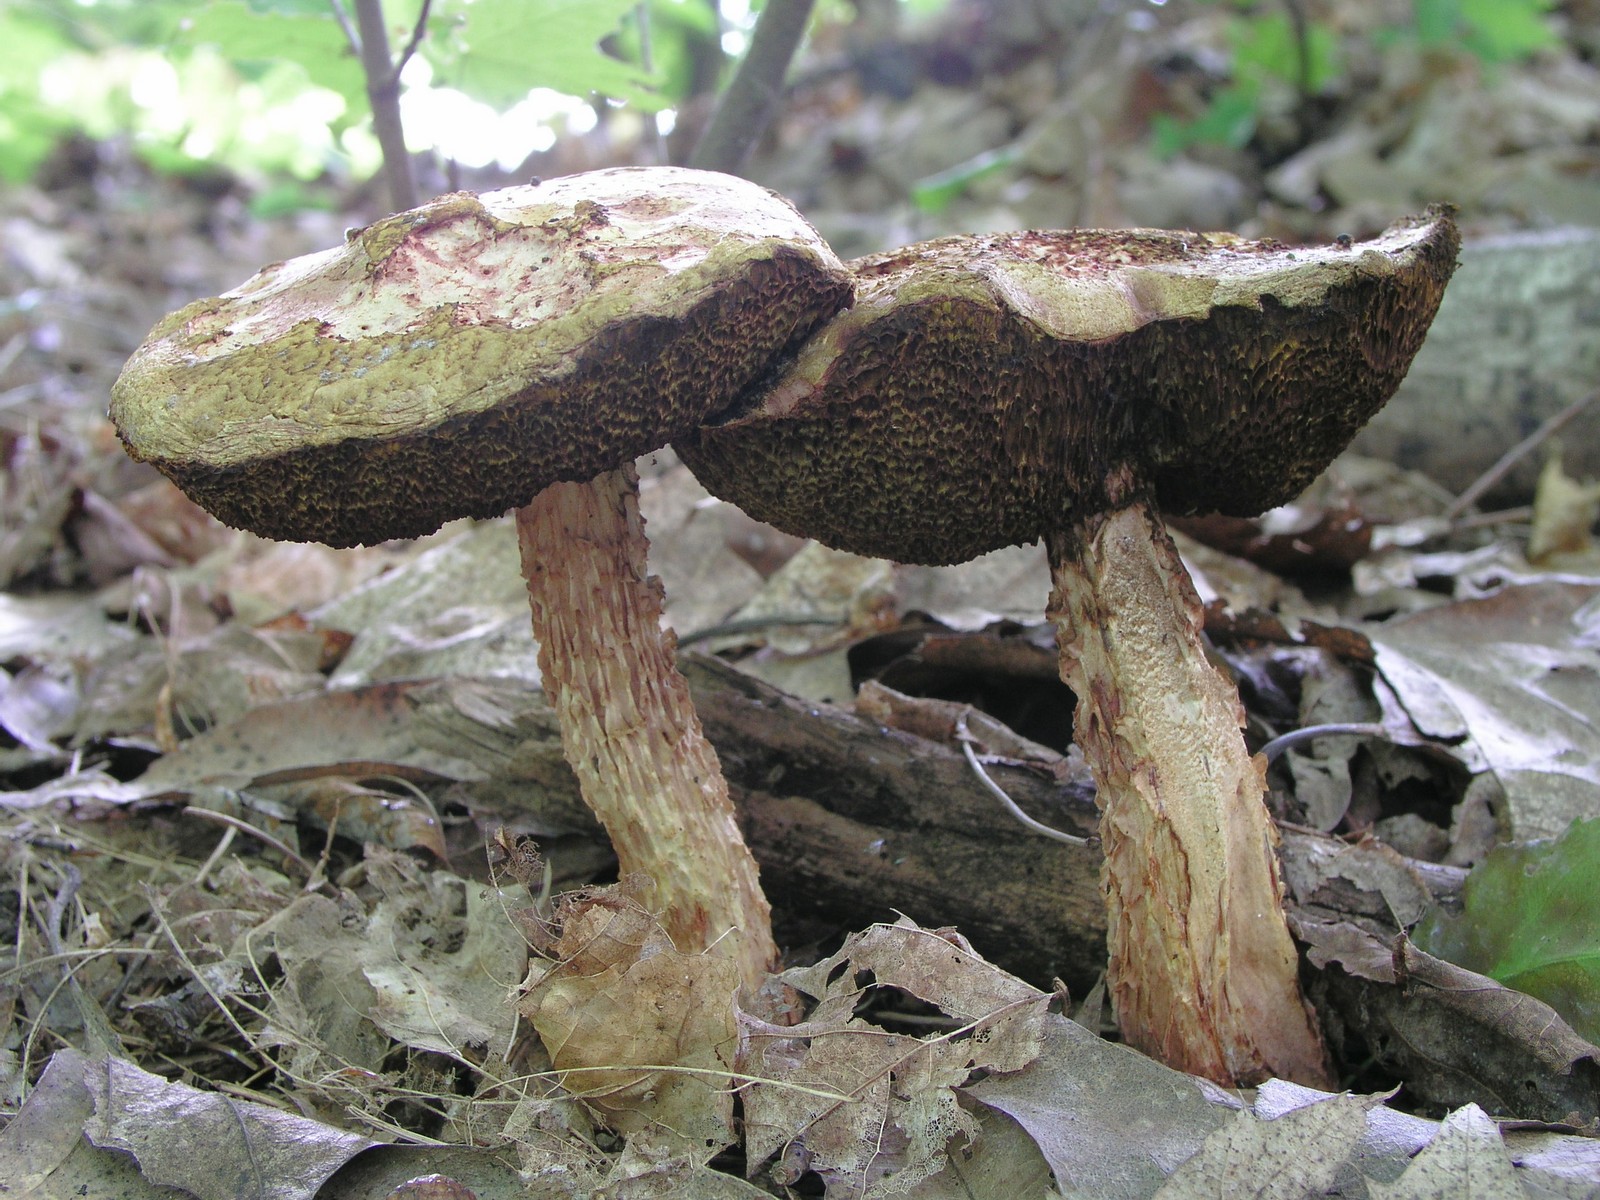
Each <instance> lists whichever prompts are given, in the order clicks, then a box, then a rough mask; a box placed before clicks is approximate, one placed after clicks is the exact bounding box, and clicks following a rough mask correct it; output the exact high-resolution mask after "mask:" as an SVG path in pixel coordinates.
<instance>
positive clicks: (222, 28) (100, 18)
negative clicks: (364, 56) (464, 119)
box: [0, 0, 710, 181]
mask: <svg viewBox="0 0 1600 1200" xmlns="http://www.w3.org/2000/svg"><path fill="white" fill-rule="evenodd" d="M635 7H636V5H635V0H439V2H436V3H435V4H434V6H433V8H432V10H431V12H430V16H429V26H428V31H427V32H428V36H427V37H426V38H425V39H424V40H423V43H422V46H421V48H420V49H421V54H422V56H423V57H424V58H425V59H426V60H427V62H428V64H429V66H430V67H431V68H432V69H433V75H434V80H435V82H436V83H437V84H440V85H444V86H450V87H454V88H457V89H459V90H460V91H462V92H463V93H465V94H466V95H467V96H469V97H471V98H472V99H475V100H481V101H483V102H485V103H487V104H489V105H491V106H493V107H495V108H498V109H501V110H504V109H505V108H508V107H510V106H511V105H512V104H514V103H515V102H516V101H517V100H519V99H521V98H522V97H523V96H525V95H526V94H527V93H528V91H529V89H530V88H533V87H536V86H542V87H548V88H551V89H554V90H557V91H562V92H567V93H570V94H572V95H576V96H582V97H586V96H589V95H592V94H595V93H599V94H600V95H603V96H606V97H609V98H612V99H616V100H621V101H626V102H627V103H629V104H632V105H634V106H635V107H637V108H642V109H644V110H646V111H654V110H655V109H658V108H660V107H662V106H663V105H665V104H669V103H671V102H672V99H673V97H672V96H671V94H670V93H663V92H661V91H659V90H657V89H656V87H655V85H656V84H657V83H658V82H659V75H658V74H651V73H647V72H645V71H644V70H643V69H642V68H641V67H640V66H639V65H637V63H636V62H627V61H623V60H622V59H619V58H617V57H614V56H613V55H612V54H609V53H607V52H606V51H605V50H603V49H602V48H601V45H600V43H601V42H602V40H603V39H606V38H608V37H609V36H610V35H612V34H614V33H615V32H616V31H617V30H618V28H619V26H620V25H621V23H622V22H623V20H624V18H625V17H627V16H629V15H631V14H632V13H633V11H634V9H635ZM652 7H654V8H657V9H659V10H678V9H681V10H682V11H683V12H684V13H685V14H689V13H699V12H702V11H703V12H705V13H707V14H709V11H710V10H709V9H706V8H705V6H704V3H703V0H653V5H652ZM418 8H419V5H418V2H417V0H395V2H394V3H392V4H390V5H389V6H388V11H389V14H390V21H391V30H392V31H393V34H394V36H395V37H396V39H397V41H399V42H400V43H401V44H403V43H404V41H405V40H406V38H407V37H408V36H409V32H410V29H411V24H412V22H414V21H415V19H416V14H417V12H418ZM693 28H694V24H693V22H692V21H685V22H679V23H677V24H674V23H673V22H671V21H658V22H656V31H657V36H656V40H657V43H658V46H657V48H656V54H657V57H658V58H662V59H666V60H670V59H671V57H672V54H671V50H670V47H669V46H668V45H667V43H668V42H670V38H671V36H672V31H674V30H680V31H687V30H692V29H693ZM680 36H681V35H680ZM0 40H3V42H4V44H5V46H6V53H5V55H4V57H3V60H0V178H4V179H7V180H11V181H19V180H24V179H27V178H29V177H30V176H31V175H32V174H33V173H34V172H35V171H36V170H37V169H38V167H39V165H40V164H41V163H42V162H43V161H44V160H45V158H46V157H47V156H48V155H49V153H50V151H51V150H52V148H53V147H54V146H55V145H56V143H57V142H58V141H59V139H60V138H61V137H62V136H63V135H65V134H67V133H70V132H73V131H81V132H83V133H85V134H87V135H88V136H90V137H93V138H97V139H104V138H109V137H113V136H117V135H119V134H131V135H132V137H133V139H134V144H135V147H136V148H137V149H138V151H139V153H140V154H141V155H143V156H144V157H145V158H146V159H147V160H148V161H150V162H151V163H152V165H154V166H156V167H157V168H158V169H163V170H173V171H182V170H185V169H195V168H197V167H199V166H201V165H207V166H209V165H222V166H226V167H231V168H234V169H243V170H254V171H264V172H270V173H288V174H289V175H292V176H294V177H297V178H302V179H306V178H312V177H314V176H316V175H319V174H321V173H322V172H323V171H326V170H329V169H338V168H343V169H347V170H352V171H354V172H355V173H365V172H367V171H370V170H372V169H373V168H374V167H375V165H376V149H375V147H374V146H373V145H372V142H371V138H370V136H369V135H367V133H366V130H365V128H364V123H365V120H366V115H367V99H366V81H365V79H364V77H363V75H362V72H361V66H360V63H359V62H358V61H357V59H356V56H355V55H354V54H353V53H352V52H351V50H350V47H349V45H348V43H347V40H346V38H345V34H344V31H343V30H342V29H341V28H340V25H339V22H338V21H337V20H335V19H334V16H333V12H332V8H331V6H330V4H329V3H328V0H210V2H209V3H205V4H195V3H192V2H191V0H100V2H99V3H92V4H91V3H85V2H84V0H18V2H16V3H13V4H11V5H9V6H7V7H5V8H3V9H0ZM613 44H614V45H618V46H620V47H621V49H622V52H624V53H625V52H626V46H625V45H624V44H623V43H620V42H615V43H613Z"/></svg>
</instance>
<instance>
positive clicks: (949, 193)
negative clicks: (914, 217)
mask: <svg viewBox="0 0 1600 1200" xmlns="http://www.w3.org/2000/svg"><path fill="white" fill-rule="evenodd" d="M1017 157H1018V151H1017V149H1016V147H1015V146H1001V147H999V148H998V149H995V150H985V151H984V152H983V153H982V154H978V155H975V156H974V157H972V158H969V159H968V160H967V161H966V162H963V163H957V164H956V165H955V166H953V167H949V168H947V169H945V170H943V171H940V172H938V173H937V174H934V175H929V176H927V177H926V178H923V179H919V180H917V182H916V183H914V184H912V185H911V202H912V203H913V204H915V205H916V206H917V211H919V212H924V213H927V214H929V215H930V216H937V215H938V214H940V213H942V212H943V211H944V210H945V209H947V208H949V207H950V204H951V202H952V201H954V200H955V199H956V198H957V197H959V196H960V195H962V193H964V192H965V191H966V190H967V188H969V187H970V186H972V185H973V184H974V183H976V182H978V180H980V179H987V178H988V177H989V176H990V175H997V174H999V173H1000V172H1001V171H1004V170H1006V169H1007V168H1008V167H1010V166H1012V165H1013V164H1015V163H1016V161H1017Z"/></svg>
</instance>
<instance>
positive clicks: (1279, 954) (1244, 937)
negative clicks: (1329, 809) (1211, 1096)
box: [1048, 500, 1329, 1086]
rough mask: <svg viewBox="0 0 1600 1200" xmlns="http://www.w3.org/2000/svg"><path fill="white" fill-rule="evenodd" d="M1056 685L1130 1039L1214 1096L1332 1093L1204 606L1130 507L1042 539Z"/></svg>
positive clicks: (1155, 530)
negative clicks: (1089, 796) (1251, 1090)
mask: <svg viewBox="0 0 1600 1200" xmlns="http://www.w3.org/2000/svg"><path fill="white" fill-rule="evenodd" d="M1048 547H1049V551H1050V559H1051V571H1052V575H1053V578H1054V583H1055V588H1054V590H1053V592H1052V594H1051V599H1050V615H1051V619H1052V620H1054V621H1055V622H1056V626H1057V640H1058V644H1059V646H1060V653H1061V677H1062V679H1063V680H1064V681H1065V682H1066V684H1067V686H1069V687H1070V688H1071V689H1072V690H1073V693H1074V694H1075V695H1076V696H1077V697H1078V709H1077V716H1076V718H1075V722H1074V734H1073V737H1074V740H1075V741H1076V742H1077V743H1078V745H1079V747H1080V748H1081V749H1082V750H1083V753H1084V756H1085V757H1086V758H1087V759H1088V762H1089V765H1090V767H1091V768H1092V769H1093V771H1094V775H1095V781H1096V785H1097V787H1098V802H1099V804H1100V808H1101V821H1100V837H1101V841H1102V843H1103V845H1104V848H1105V868H1104V875H1103V884H1104V887H1105V893H1106V904H1107V920H1108V929H1107V942H1108V948H1109V951H1110V967H1109V986H1110V991H1111V996H1112V1002H1113V1004H1114V1006H1115V1008H1116V1013H1117V1020H1118V1023H1119V1025H1120V1026H1121V1028H1122V1034H1123V1037H1124V1038H1125V1039H1126V1040H1127V1041H1128V1042H1129V1043H1131V1044H1132V1045H1134V1046H1136V1047H1137V1048H1139V1049H1140V1050H1143V1051H1144V1052H1145V1053H1147V1054H1150V1055H1152V1056H1153V1057H1155V1058H1158V1059H1160V1060H1161V1061H1163V1062H1165V1063H1167V1064H1168V1065H1170V1066H1173V1067H1177V1068H1178V1069H1180V1070H1184V1071H1189V1072H1192V1073H1194V1074H1197V1075H1204V1076H1206V1077H1207V1078H1209V1079H1213V1080H1215V1081H1217V1082H1218V1083H1222V1084H1224V1085H1229V1086H1232V1085H1237V1084H1250V1083H1257V1082H1260V1081H1261V1080H1262V1079H1264V1078H1266V1077H1268V1076H1272V1075H1276V1076H1280V1077H1282V1078H1286V1079H1292V1080H1295V1081H1297V1082H1300V1083H1304V1084H1312V1085H1324V1086H1325V1085H1327V1084H1328V1083H1329V1075H1328V1069H1327V1065H1326V1056H1325V1051H1324V1049H1323V1046H1322V1040H1321V1037H1320V1035H1319V1033H1318V1031H1317V1027H1316V1024H1315V1021H1314V1018H1313V1016H1312V1013H1311V1011H1310V1009H1309V1007H1308V1006H1307V1005H1306V1003H1305V1001H1304V999H1303V998H1302V996H1301V993H1300V984H1299V960H1298V956H1297V955H1296V952H1295V947H1294V942H1293V940H1292V939H1291V938H1290V936H1289V930H1288V926H1287V923H1286V922H1285V919H1284V914H1283V887H1282V884H1281V882H1280V880H1279V877H1278V866H1277V857H1276V854H1275V850H1276V847H1277V844H1278V839H1277V832H1276V830H1275V829H1274V827H1273V825H1272V821H1271V818H1270V816H1269V815H1268V813H1267V810H1266V807H1265V805H1264V804H1263V796H1264V794H1265V790H1266V789H1265V781H1264V778H1263V776H1264V765H1262V764H1258V763H1257V762H1255V761H1253V760H1252V758H1251V756H1250V754H1249V752H1248V751H1247V750H1246V748H1245V744H1244V739H1243V737H1242V735H1241V733H1240V726H1241V725H1242V724H1243V720H1244V710H1243V707H1242V706H1241V705H1240V703H1239V697H1238V693H1237V692H1236V691H1235V689H1234V687H1233V685H1232V684H1231V683H1229V682H1228V681H1227V680H1225V679H1224V678H1223V677H1222V676H1220V675H1218V674H1217V672H1216V671H1215V670H1214V669H1213V668H1212V667H1211V665H1210V663H1208V662H1207V661H1206V657H1205V650H1204V647H1203V645H1202V644H1201V641H1200V629H1201V618H1202V612H1201V607H1200V601H1199V598H1198V597H1197V596H1196V595H1195V592H1194V587H1193V585H1192V584H1191V583H1190V581H1189V576H1188V573H1187V572H1186V571H1185V570H1184V568H1183V564H1182V562H1181V561H1180V560H1179V558H1178V552H1177V548H1176V547H1175V546H1173V544H1172V539H1171V538H1170V537H1169V536H1168V535H1167V532H1166V529H1165V528H1164V527H1163V525H1162V523H1161V517H1160V514H1159V513H1157V512H1156V511H1155V510H1154V508H1153V507H1152V506H1150V505H1149V504H1147V503H1144V502H1141V501H1137V500H1135V501H1133V502H1130V503H1127V504H1126V505H1125V506H1124V507H1122V508H1120V509H1117V510H1115V511H1113V512H1111V513H1109V514H1105V515H1102V516H1098V517H1095V518H1093V519H1090V520H1088V521H1085V522H1083V523H1082V524H1081V525H1080V526H1078V527H1077V528H1076V529H1074V530H1072V531H1070V532H1068V533H1065V534H1062V535H1059V536H1056V537H1053V538H1051V539H1049V540H1048Z"/></svg>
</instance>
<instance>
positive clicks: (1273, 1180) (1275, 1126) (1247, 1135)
mask: <svg viewBox="0 0 1600 1200" xmlns="http://www.w3.org/2000/svg"><path fill="white" fill-rule="evenodd" d="M1380 1103H1382V1098H1381V1097H1370V1098H1364V1097H1360V1096H1330V1097H1328V1098H1327V1099H1325V1100H1322V1101H1320V1102H1319V1103H1316V1104H1308V1105H1306V1106H1304V1107H1303V1108H1297V1109H1294V1110H1292V1111H1291V1112H1288V1113H1285V1114H1284V1115H1283V1116H1281V1117H1278V1118H1277V1119H1275V1120H1271V1121H1263V1120H1262V1119H1261V1118H1260V1117H1258V1116H1256V1115H1255V1114H1254V1113H1250V1112H1239V1113H1235V1114H1234V1116H1233V1119H1232V1120H1230V1121H1229V1122H1228V1123H1227V1124H1225V1125H1223V1126H1222V1128H1220V1129H1218V1130H1216V1131H1215V1132H1213V1133H1212V1134H1210V1135H1209V1136H1208V1137H1207V1138H1206V1140H1205V1143H1204V1144H1203V1145H1202V1146H1201V1147H1200V1150H1199V1152H1198V1153H1196V1154H1195V1155H1194V1156H1193V1157H1191V1158H1189V1159H1187V1160H1185V1161H1184V1163H1183V1165H1182V1166H1180V1167H1178V1169H1177V1170H1175V1171H1174V1172H1173V1173H1172V1174H1171V1175H1170V1176H1168V1178H1167V1181H1166V1183H1164V1184H1162V1185H1161V1187H1160V1188H1159V1189H1158V1190H1157V1191H1156V1193H1155V1196H1156V1200H1201V1198H1203V1197H1207V1198H1208V1197H1223V1196H1237V1195H1241V1194H1243V1195H1248V1196H1251V1197H1255V1198H1259V1200H1301V1197H1305V1196H1320V1195H1325V1194H1326V1193H1327V1192H1328V1191H1329V1190H1330V1189H1331V1188H1332V1187H1333V1184H1334V1181H1335V1179H1336V1178H1337V1177H1338V1174H1339V1170H1340V1168H1341V1167H1343V1166H1344V1165H1345V1163H1346V1161H1347V1160H1348V1159H1349V1158H1350V1156H1351V1155H1352V1154H1353V1153H1354V1152H1355V1149H1356V1146H1357V1145H1358V1144H1359V1143H1360V1141H1361V1137H1362V1135H1363V1134H1364V1133H1365V1132H1366V1127H1367V1111H1368V1110H1369V1109H1371V1108H1374V1107H1376V1106H1377V1105H1378V1104H1380Z"/></svg>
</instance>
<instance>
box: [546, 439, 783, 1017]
mask: <svg viewBox="0 0 1600 1200" xmlns="http://www.w3.org/2000/svg"><path fill="white" fill-rule="evenodd" d="M516 521H517V534H518V539H519V543H520V546H521V551H522V573H523V576H524V577H525V578H526V579H527V581H528V598H529V601H530V602H531V604H532V607H533V627H534V632H535V635H536V636H537V637H538V639H539V668H540V672H541V674H542V676H543V679H544V690H545V695H546V696H547V697H548V698H549V700H550V704H551V707H552V708H554V709H555V712H556V715H557V717H558V719H559V721H560V723H561V729H562V748H563V750H564V752H565V754H566V758H567V761H568V763H569V764H570V765H571V766H572V770H573V773H574V774H576V775H577V777H578V782H579V786H580V787H581V788H582V791H583V796H584V800H585V801H586V802H587V803H588V805H589V807H590V809H591V810H592V811H593V812H594V814H595V816H596V817H598V818H599V820H600V823H601V824H602V825H604V826H605V829H606V833H607V834H609V835H610V837H611V845H612V847H613V848H614V849H615V850H616V852H617V863H618V868H619V871H620V872H621V874H622V875H624V876H627V875H629V874H635V873H637V874H640V875H644V876H646V877H648V878H649V880H650V882H651V883H652V885H653V891H652V894H651V896H650V898H649V902H650V906H651V907H652V908H654V909H657V910H659V911H660V912H661V913H662V919H663V925H664V926H665V928H666V931H667V933H668V934H669V935H670V936H671V937H672V940H673V942H674V944H676V945H677V946H678V947H679V948H680V949H685V950H689V949H691V948H692V949H707V948H709V947H711V946H714V945H716V944H717V943H718V942H719V941H721V940H722V939H724V938H726V939H728V944H729V946H730V947H731V952H732V953H733V954H734V955H735V956H736V957H737V958H738V960H739V968H740V969H739V974H740V977H741V978H742V979H743V980H744V982H745V985H746V986H747V987H749V988H752V989H754V988H757V987H759V986H760V984H761V981H762V980H763V979H765V978H766V976H767V974H768V972H770V971H771V970H772V969H773V968H774V967H775V966H776V964H777V961H778V950H777V946H776V945H775V944H774V943H773V940H772V919H771V911H770V909H769V908H768V905H767V898H766V896H765V894H764V893H763V892H762V890H761V884H760V881H759V880H758V878H757V872H756V864H755V860H754V859H752V858H751V857H750V852H749V850H748V849H746V847H745V843H744V838H743V835H742V834H741V833H740V831H739V825H738V822H737V821H736V820H735V817H734V810H733V802H732V801H731V800H730V799H729V798H728V785H727V782H726V780H724V778H723V775H722V768H721V766H720V764H719V763H718V762H717V752H716V750H715V749H713V748H712V746H711V743H710V742H708V741H706V739H705V735H704V734H703V733H702V732H701V729H700V718H699V717H698V716H697V715H696V713H695V710H694V704H693V702H692V701H691V700H690V698H689V687H688V684H687V683H686V682H685V680H684V678H683V676H682V675H681V674H679V673H678V670H677V666H676V664H675V662H674V649H673V644H672V638H671V635H670V634H668V633H667V632H666V631H665V630H663V629H662V626H661V590H660V585H659V582H658V581H657V580H655V579H654V578H652V577H651V576H650V575H649V574H648V573H647V571H646V568H645V556H646V551H647V547H648V542H647V539H646V538H645V534H644V519H643V518H642V517H641V516H640V515H639V487H638V477H637V476H636V475H635V474H634V470H633V467H632V466H631V465H630V466H626V467H621V468H618V469H617V470H615V471H607V472H606V473H605V474H603V475H600V476H599V477H597V478H596V479H594V480H591V481H590V482H588V483H558V484H554V485H552V486H551V487H548V488H546V489H545V490H544V491H542V492H540V493H539V495H538V496H536V497H535V498H534V499H533V501H532V502H531V503H529V504H527V505H525V506H523V507H522V508H519V509H518V510H517V513H516ZM707 881H715V886H714V887H708V886H707ZM730 935H731V936H730Z"/></svg>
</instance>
